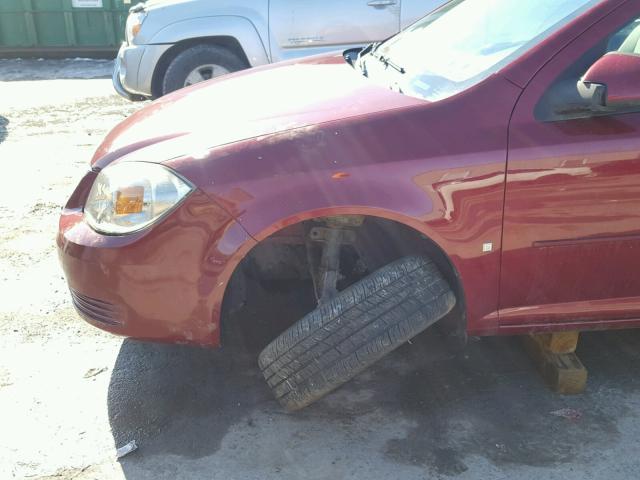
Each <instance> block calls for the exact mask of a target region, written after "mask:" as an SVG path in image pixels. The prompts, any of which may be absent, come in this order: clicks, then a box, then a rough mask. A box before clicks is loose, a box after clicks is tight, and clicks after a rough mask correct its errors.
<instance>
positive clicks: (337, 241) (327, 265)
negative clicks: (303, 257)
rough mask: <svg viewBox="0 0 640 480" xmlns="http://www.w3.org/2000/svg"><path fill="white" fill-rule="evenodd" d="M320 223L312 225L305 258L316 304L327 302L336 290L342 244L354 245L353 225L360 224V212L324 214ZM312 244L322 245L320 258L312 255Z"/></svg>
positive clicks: (354, 232) (362, 219) (355, 226)
mask: <svg viewBox="0 0 640 480" xmlns="http://www.w3.org/2000/svg"><path fill="white" fill-rule="evenodd" d="M320 222H322V224H323V226H314V227H311V229H310V230H309V233H308V238H307V257H308V260H309V269H310V272H311V279H312V280H313V288H314V291H315V294H316V299H317V300H318V304H321V303H325V302H327V301H328V300H330V299H331V298H333V297H334V296H335V295H336V293H338V290H337V285H338V281H339V280H340V252H341V247H342V245H354V244H355V242H356V228H357V227H360V226H361V225H362V224H363V222H364V217H363V216H361V215H345V216H336V217H327V218H324V219H322V220H321V221H320ZM314 243H317V244H320V247H321V254H320V259H319V261H317V260H316V259H314V257H313V255H312V250H313V248H312V247H313V245H314ZM316 264H317V265H316Z"/></svg>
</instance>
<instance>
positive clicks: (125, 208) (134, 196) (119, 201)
mask: <svg viewBox="0 0 640 480" xmlns="http://www.w3.org/2000/svg"><path fill="white" fill-rule="evenodd" d="M143 206H144V187H127V188H123V189H122V190H118V192H117V193H116V208H115V210H116V215H129V214H131V213H141V212H142V207H143Z"/></svg>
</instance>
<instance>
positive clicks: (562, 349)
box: [529, 332, 580, 353]
mask: <svg viewBox="0 0 640 480" xmlns="http://www.w3.org/2000/svg"><path fill="white" fill-rule="evenodd" d="M579 334H580V332H556V333H542V334H540V335H529V336H530V337H531V338H532V339H533V340H534V341H536V342H538V343H539V344H540V346H541V347H543V348H544V349H545V350H547V351H549V352H551V353H573V352H575V351H576V347H577V346H578V336H579Z"/></svg>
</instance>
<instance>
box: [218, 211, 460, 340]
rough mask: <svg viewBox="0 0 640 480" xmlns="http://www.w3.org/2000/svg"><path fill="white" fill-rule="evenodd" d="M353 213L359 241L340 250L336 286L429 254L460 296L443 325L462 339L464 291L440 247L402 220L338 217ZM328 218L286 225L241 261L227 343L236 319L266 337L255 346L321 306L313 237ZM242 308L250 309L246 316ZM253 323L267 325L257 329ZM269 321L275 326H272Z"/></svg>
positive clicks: (231, 289) (230, 296)
mask: <svg viewBox="0 0 640 480" xmlns="http://www.w3.org/2000/svg"><path fill="white" fill-rule="evenodd" d="M349 217H354V218H355V217H357V218H359V221H358V222H355V224H354V225H351V226H349V227H348V228H349V229H351V230H354V231H355V241H354V242H349V244H344V245H342V246H341V248H340V277H339V281H338V290H342V289H344V288H346V287H347V286H349V285H350V284H352V283H354V282H356V281H358V280H360V279H361V278H363V277H365V276H367V275H368V274H370V273H372V272H374V271H375V270H377V269H379V268H381V267H382V266H384V265H387V264H388V263H390V262H392V261H394V260H397V259H399V258H402V257H406V256H409V255H416V254H417V255H424V256H427V257H429V258H431V259H432V260H433V261H434V262H435V263H436V265H437V266H438V268H439V269H440V271H441V272H442V274H443V276H444V277H445V279H446V280H447V282H448V283H449V285H450V286H451V288H452V290H453V292H454V293H455V295H456V298H457V304H456V307H455V308H454V310H453V311H452V312H451V313H450V314H448V315H447V316H446V317H445V319H443V320H442V321H441V322H440V323H441V324H442V326H443V327H444V328H445V329H446V331H447V332H448V333H452V334H456V335H460V336H462V337H464V332H465V331H466V328H465V327H466V317H465V300H464V292H463V289H462V284H461V281H460V277H459V275H458V273H457V271H456V269H455V267H454V266H453V264H452V262H451V261H450V259H449V257H448V256H447V255H446V254H445V253H444V252H443V251H442V249H441V248H440V247H439V246H438V245H437V244H436V243H435V242H433V241H432V240H430V239H429V238H428V237H426V236H424V235H423V234H421V233H420V232H418V231H416V230H415V229H413V228H411V227H409V226H407V225H404V224H402V223H399V222H395V221H392V220H387V219H383V218H379V217H373V216H365V217H362V216H342V217H339V218H342V219H344V218H349ZM331 218H338V217H331ZM326 220H328V218H325V219H313V220H307V221H303V222H300V223H297V224H294V225H291V226H288V227H286V228H284V229H282V230H280V231H278V232H276V233H274V234H273V235H271V236H270V237H268V238H266V239H264V240H263V241H261V242H260V243H259V244H258V245H256V246H255V247H254V248H253V249H252V250H251V251H250V252H249V254H248V255H247V256H246V257H245V258H244V259H243V260H242V262H241V263H240V265H238V267H237V268H236V270H235V272H234V274H233V276H232V278H231V281H230V282H229V285H228V286H227V289H226V292H225V298H224V303H223V315H222V332H223V341H224V340H225V338H224V336H226V335H227V332H228V331H229V327H230V325H228V324H229V323H235V322H234V320H235V319H238V320H239V321H238V323H241V324H242V323H245V324H247V325H245V326H244V327H243V326H242V325H241V329H242V330H243V331H245V330H250V331H253V332H255V331H258V332H260V333H259V335H262V337H263V338H261V339H257V345H256V346H258V347H260V346H264V345H266V343H268V342H269V341H270V340H271V339H272V338H273V337H275V336H276V335H277V334H278V333H279V332H281V331H282V330H284V329H286V328H287V327H288V326H289V325H291V324H292V323H293V322H295V321H297V320H298V319H299V318H301V317H302V316H304V315H305V314H306V313H308V312H309V311H311V310H313V309H314V308H315V307H316V306H317V289H316V288H314V278H313V277H314V275H313V274H312V273H311V272H312V270H313V267H314V266H316V265H317V263H318V260H319V255H320V254H319V252H318V250H321V248H322V247H321V246H320V245H318V243H317V242H313V241H310V238H311V236H312V235H311V232H312V229H314V228H315V227H318V226H323V225H324V224H325V223H326ZM358 223H360V224H359V225H357V224H358ZM288 299H293V300H288ZM291 301H293V303H291ZM243 307H246V309H245V308H243ZM289 307H291V308H289ZM269 309H275V312H274V315H269V313H268V311H269ZM243 310H244V311H245V312H247V311H248V312H252V313H250V314H249V315H245V314H243ZM232 317H233V319H234V320H232ZM270 318H271V320H269V319H270ZM255 322H263V323H265V325H262V328H257V329H256V325H255ZM271 322H275V323H276V324H272V325H269V323H271ZM245 327H246V328H245ZM261 344H264V345H261Z"/></svg>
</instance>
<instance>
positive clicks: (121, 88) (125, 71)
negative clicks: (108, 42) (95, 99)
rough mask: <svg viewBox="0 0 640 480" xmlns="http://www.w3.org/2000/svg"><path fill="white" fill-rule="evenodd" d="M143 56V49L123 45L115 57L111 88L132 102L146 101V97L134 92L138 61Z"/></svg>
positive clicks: (136, 84)
mask: <svg viewBox="0 0 640 480" xmlns="http://www.w3.org/2000/svg"><path fill="white" fill-rule="evenodd" d="M143 55H144V47H138V46H134V47H131V46H129V45H127V44H126V43H123V44H122V46H121V47H120V50H119V51H118V56H117V57H116V61H115V65H114V68H113V75H112V76H111V81H112V83H113V88H114V89H115V91H116V92H117V93H118V95H120V96H121V97H124V98H126V99H127V100H131V101H134V102H135V101H141V100H146V99H147V97H145V96H144V95H142V94H140V93H139V92H137V91H136V89H137V86H138V69H139V68H140V60H141V59H142V56H143ZM125 85H126V86H125ZM149 95H150V92H149Z"/></svg>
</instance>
